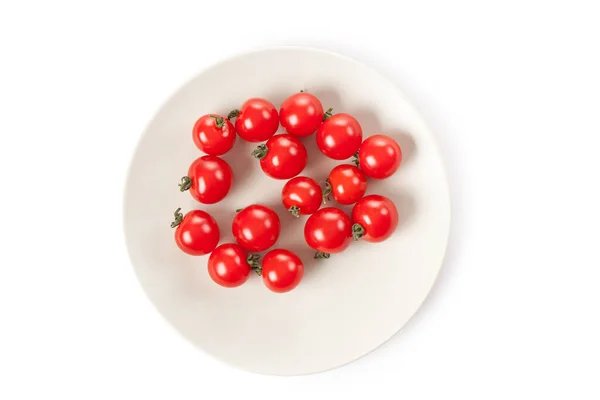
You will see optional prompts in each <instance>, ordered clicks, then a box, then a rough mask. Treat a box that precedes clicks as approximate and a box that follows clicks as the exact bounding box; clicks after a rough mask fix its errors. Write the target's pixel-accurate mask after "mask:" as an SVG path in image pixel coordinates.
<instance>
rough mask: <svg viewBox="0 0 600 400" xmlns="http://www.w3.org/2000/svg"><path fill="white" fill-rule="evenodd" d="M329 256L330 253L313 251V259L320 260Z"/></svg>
mask: <svg viewBox="0 0 600 400" xmlns="http://www.w3.org/2000/svg"><path fill="white" fill-rule="evenodd" d="M329 257H331V254H329V253H323V252H322V251H317V252H316V253H315V256H314V259H315V260H322V259H324V260H326V259H328V258H329Z"/></svg>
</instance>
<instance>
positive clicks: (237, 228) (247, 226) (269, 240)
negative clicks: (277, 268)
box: [231, 204, 281, 251]
mask: <svg viewBox="0 0 600 400" xmlns="http://www.w3.org/2000/svg"><path fill="white" fill-rule="evenodd" d="M280 229H281V228H280V223H279V217H278V216H277V214H275V211H273V210H271V209H270V208H269V207H266V206H263V205H260V204H253V205H251V206H248V207H246V208H244V209H243V210H241V211H240V212H238V213H237V214H236V215H235V217H234V218H233V225H232V229H231V230H232V232H233V237H235V240H236V241H237V242H238V243H239V245H240V246H242V247H243V248H244V249H246V250H248V251H264V250H267V249H268V248H269V247H271V246H273V245H274V244H275V242H276V241H277V239H278V238H279V231H280Z"/></svg>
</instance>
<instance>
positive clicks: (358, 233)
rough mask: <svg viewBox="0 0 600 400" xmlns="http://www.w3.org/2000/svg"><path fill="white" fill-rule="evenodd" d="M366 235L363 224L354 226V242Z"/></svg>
mask: <svg viewBox="0 0 600 400" xmlns="http://www.w3.org/2000/svg"><path fill="white" fill-rule="evenodd" d="M364 234H365V228H363V227H362V225H361V224H354V225H352V237H353V238H354V240H358V239H360V238H361V237H363V235H364Z"/></svg>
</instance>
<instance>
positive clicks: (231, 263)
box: [208, 243, 258, 287]
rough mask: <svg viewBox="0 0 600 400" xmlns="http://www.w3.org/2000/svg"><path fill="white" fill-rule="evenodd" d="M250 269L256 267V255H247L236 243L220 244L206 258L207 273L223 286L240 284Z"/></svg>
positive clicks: (245, 278) (244, 280) (246, 277)
mask: <svg viewBox="0 0 600 400" xmlns="http://www.w3.org/2000/svg"><path fill="white" fill-rule="evenodd" d="M251 269H258V255H257V254H250V255H248V253H247V252H246V250H244V249H242V248H241V247H240V246H239V245H237V244H233V243H225V244H222V245H220V246H219V247H217V248H216V249H214V250H213V252H212V253H211V254H210V257H209V258H208V275H210V277H211V278H212V280H213V281H215V282H216V283H218V284H219V285H221V286H224V287H237V286H240V285H242V284H243V283H244V282H246V280H247V279H248V275H250V270H251Z"/></svg>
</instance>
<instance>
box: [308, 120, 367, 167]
mask: <svg viewBox="0 0 600 400" xmlns="http://www.w3.org/2000/svg"><path fill="white" fill-rule="evenodd" d="M361 142H362V128H361V127H360V124H359V123H358V121H357V120H356V119H355V118H354V117H353V116H351V115H348V114H343V113H342V114H336V115H334V116H332V117H330V118H327V119H326V120H325V121H324V122H323V123H322V124H321V127H320V128H319V130H318V131H317V146H319V150H321V152H322V153H323V154H325V155H326V156H327V157H329V158H333V159H334V160H345V159H347V158H349V157H352V156H353V155H354V154H356V152H357V151H358V148H359V147H360V143H361Z"/></svg>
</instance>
